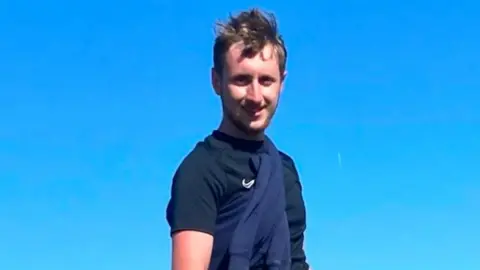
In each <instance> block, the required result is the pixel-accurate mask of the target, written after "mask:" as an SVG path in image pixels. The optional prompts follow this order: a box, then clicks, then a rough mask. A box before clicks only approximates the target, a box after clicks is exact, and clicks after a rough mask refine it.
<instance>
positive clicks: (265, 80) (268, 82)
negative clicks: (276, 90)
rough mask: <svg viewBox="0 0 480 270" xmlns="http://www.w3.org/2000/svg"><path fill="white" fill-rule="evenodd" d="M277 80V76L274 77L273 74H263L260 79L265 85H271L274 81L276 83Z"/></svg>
mask: <svg viewBox="0 0 480 270" xmlns="http://www.w3.org/2000/svg"><path fill="white" fill-rule="evenodd" d="M275 81H276V80H275V78H273V77H271V76H262V77H260V79H259V82H260V84H261V85H263V86H270V85H272V84H273V83H275Z"/></svg>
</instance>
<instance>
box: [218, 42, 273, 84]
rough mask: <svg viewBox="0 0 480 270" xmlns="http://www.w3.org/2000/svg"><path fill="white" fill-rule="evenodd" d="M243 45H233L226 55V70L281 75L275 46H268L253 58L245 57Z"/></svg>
mask: <svg viewBox="0 0 480 270" xmlns="http://www.w3.org/2000/svg"><path fill="white" fill-rule="evenodd" d="M244 48H245V46H244V45H243V43H235V44H233V45H232V46H231V47H230V48H229V50H228V51H227V53H226V55H225V62H226V66H225V67H226V69H227V70H228V71H229V72H230V73H262V74H270V75H272V76H278V75H280V70H279V65H278V63H279V62H278V57H277V53H276V51H275V48H274V46H272V45H271V44H267V45H266V46H265V47H264V48H263V49H262V51H260V52H259V53H257V54H256V55H254V56H252V57H246V56H244V55H243V50H244Z"/></svg>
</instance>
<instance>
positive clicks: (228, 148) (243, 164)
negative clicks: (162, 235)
mask: <svg viewBox="0 0 480 270" xmlns="http://www.w3.org/2000/svg"><path fill="white" fill-rule="evenodd" d="M262 147H263V143H262V142H256V141H247V140H242V139H237V138H233V137H231V136H228V135H226V134H224V133H221V132H219V131H214V132H213V133H212V134H211V135H209V136H208V137H207V138H205V140H204V141H202V142H199V143H198V144H197V145H196V146H195V148H194V149H193V150H192V151H191V152H190V153H189V154H188V155H187V156H186V157H185V158H184V160H183V161H182V162H181V164H180V166H179V167H178V168H177V170H176V172H175V175H174V177H173V181H172V189H171V198H170V201H169V203H168V207H167V221H168V223H169V225H170V227H171V234H174V233H175V232H178V231H182V230H195V231H200V232H204V233H208V234H211V235H213V236H214V249H213V251H212V261H211V265H210V269H211V270H221V269H224V268H225V267H226V266H227V265H228V258H227V257H226V252H225V250H224V249H223V247H225V246H226V245H228V242H229V240H230V238H229V235H228V233H227V234H225V233H224V231H225V230H227V231H228V230H231V231H232V233H233V230H234V229H235V225H236V224H235V220H236V219H229V218H228V217H229V216H234V215H241V212H242V210H243V209H242V207H243V205H245V203H244V202H242V200H245V199H248V195H249V191H250V189H249V187H250V186H251V185H252V184H253V183H254V181H255V176H256V170H255V168H254V166H252V164H251V163H250V162H249V160H250V157H251V156H252V155H254V154H255V153H258V152H259V151H261V149H262ZM280 156H281V158H282V163H283V169H284V182H285V196H286V202H287V206H286V213H287V217H288V224H289V229H290V235H291V237H290V238H291V256H292V270H303V269H308V268H309V266H308V264H307V263H306V257H305V252H304V250H303V241H304V231H305V229H306V211H305V205H304V200H303V197H302V186H301V184H300V180H299V176H298V172H297V170H296V168H295V164H294V162H293V160H292V159H291V158H290V157H289V156H288V155H286V154H285V153H283V152H280ZM237 205H238V207H236V206H237ZM220 218H221V219H222V220H220ZM220 227H222V237H216V238H215V236H216V235H217V236H218V234H217V233H218V232H219V231H220V230H219V228H220ZM216 232H217V233H216ZM254 268H257V267H254ZM258 269H262V266H261V265H258Z"/></svg>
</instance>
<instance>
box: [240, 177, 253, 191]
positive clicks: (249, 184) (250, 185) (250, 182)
mask: <svg viewBox="0 0 480 270" xmlns="http://www.w3.org/2000/svg"><path fill="white" fill-rule="evenodd" d="M253 184H255V179H252V180H250V181H248V182H247V179H245V178H243V180H242V185H243V187H244V188H247V189H249V188H251V187H252V186H253Z"/></svg>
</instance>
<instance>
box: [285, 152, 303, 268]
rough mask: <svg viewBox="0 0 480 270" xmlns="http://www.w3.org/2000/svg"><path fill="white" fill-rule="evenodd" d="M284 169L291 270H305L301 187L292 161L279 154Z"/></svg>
mask: <svg viewBox="0 0 480 270" xmlns="http://www.w3.org/2000/svg"><path fill="white" fill-rule="evenodd" d="M281 154H282V155H281V156H282V159H283V165H284V167H285V181H286V183H285V196H286V200H287V209H286V212H287V217H288V225H289V227H290V241H291V255H292V270H307V269H309V265H308V263H307V261H306V260H307V258H306V255H305V250H304V247H303V246H304V237H305V230H306V209H305V202H304V199H303V195H302V185H301V183H300V177H299V175H298V171H297V168H296V166H295V163H294V161H293V160H292V159H291V158H290V157H289V156H287V155H286V154H284V153H281Z"/></svg>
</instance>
